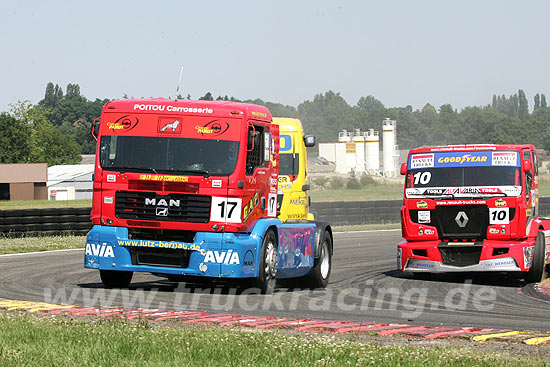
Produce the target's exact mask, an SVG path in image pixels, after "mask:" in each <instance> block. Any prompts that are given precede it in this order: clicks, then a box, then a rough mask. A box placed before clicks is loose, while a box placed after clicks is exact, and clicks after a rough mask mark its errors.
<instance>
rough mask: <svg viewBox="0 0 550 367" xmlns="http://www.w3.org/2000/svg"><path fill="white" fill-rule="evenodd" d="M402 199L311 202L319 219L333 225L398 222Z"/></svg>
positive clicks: (313, 210) (312, 208)
mask: <svg viewBox="0 0 550 367" xmlns="http://www.w3.org/2000/svg"><path fill="white" fill-rule="evenodd" d="M402 203H403V201H402V200H375V201H334V202H324V203H311V211H312V212H313V213H315V217H316V218H317V219H321V220H324V221H327V222H329V223H330V224H332V225H353V224H372V223H398V222H399V215H400V214H399V210H400V208H401V205H402Z"/></svg>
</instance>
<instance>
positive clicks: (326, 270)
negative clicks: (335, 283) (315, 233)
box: [321, 242, 330, 279]
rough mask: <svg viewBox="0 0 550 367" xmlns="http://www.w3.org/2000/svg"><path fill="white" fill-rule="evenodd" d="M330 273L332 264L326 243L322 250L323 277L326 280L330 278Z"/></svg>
mask: <svg viewBox="0 0 550 367" xmlns="http://www.w3.org/2000/svg"><path fill="white" fill-rule="evenodd" d="M329 271H330V262H329V255H328V249H327V243H326V242H324V243H323V247H322V248H321V277H323V279H326V278H327V277H328V273H329Z"/></svg>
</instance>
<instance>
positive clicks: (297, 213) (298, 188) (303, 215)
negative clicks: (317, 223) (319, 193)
mask: <svg viewBox="0 0 550 367" xmlns="http://www.w3.org/2000/svg"><path fill="white" fill-rule="evenodd" d="M273 123H275V124H277V125H279V184H278V195H277V209H278V217H279V219H280V220H281V221H282V222H285V221H287V220H289V219H291V220H300V219H302V220H303V219H305V220H313V219H314V216H313V214H311V213H310V212H309V204H310V200H309V195H308V194H307V191H308V190H309V185H308V184H307V154H306V147H313V146H315V137H314V136H311V135H305V134H304V129H303V128H302V123H301V122H300V120H298V119H293V118H283V117H274V118H273Z"/></svg>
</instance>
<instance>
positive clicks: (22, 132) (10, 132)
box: [0, 112, 31, 163]
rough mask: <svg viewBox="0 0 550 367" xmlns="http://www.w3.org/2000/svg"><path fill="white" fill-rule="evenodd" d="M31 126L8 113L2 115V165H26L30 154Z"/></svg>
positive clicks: (0, 117)
mask: <svg viewBox="0 0 550 367" xmlns="http://www.w3.org/2000/svg"><path fill="white" fill-rule="evenodd" d="M30 131H31V129H30V126H29V125H27V124H26V123H25V122H24V121H21V120H19V119H17V118H15V117H13V116H10V115H9V114H7V113H6V112H2V113H1V114H0V163H25V162H27V160H28V157H29V152H30V147H31V145H30V142H29V140H30V139H29V136H30Z"/></svg>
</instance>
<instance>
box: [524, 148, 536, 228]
mask: <svg viewBox="0 0 550 367" xmlns="http://www.w3.org/2000/svg"><path fill="white" fill-rule="evenodd" d="M531 153H532V152H531V151H530V150H524V151H523V160H527V161H529V162H530V163H531V170H530V171H529V172H525V204H526V206H527V213H526V217H527V223H529V221H530V220H531V219H532V218H533V217H534V216H535V214H536V213H535V212H536V206H537V205H536V201H537V199H536V196H537V195H536V194H535V192H536V191H535V185H534V184H535V180H536V175H535V169H534V165H533V156H532V154H531Z"/></svg>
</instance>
